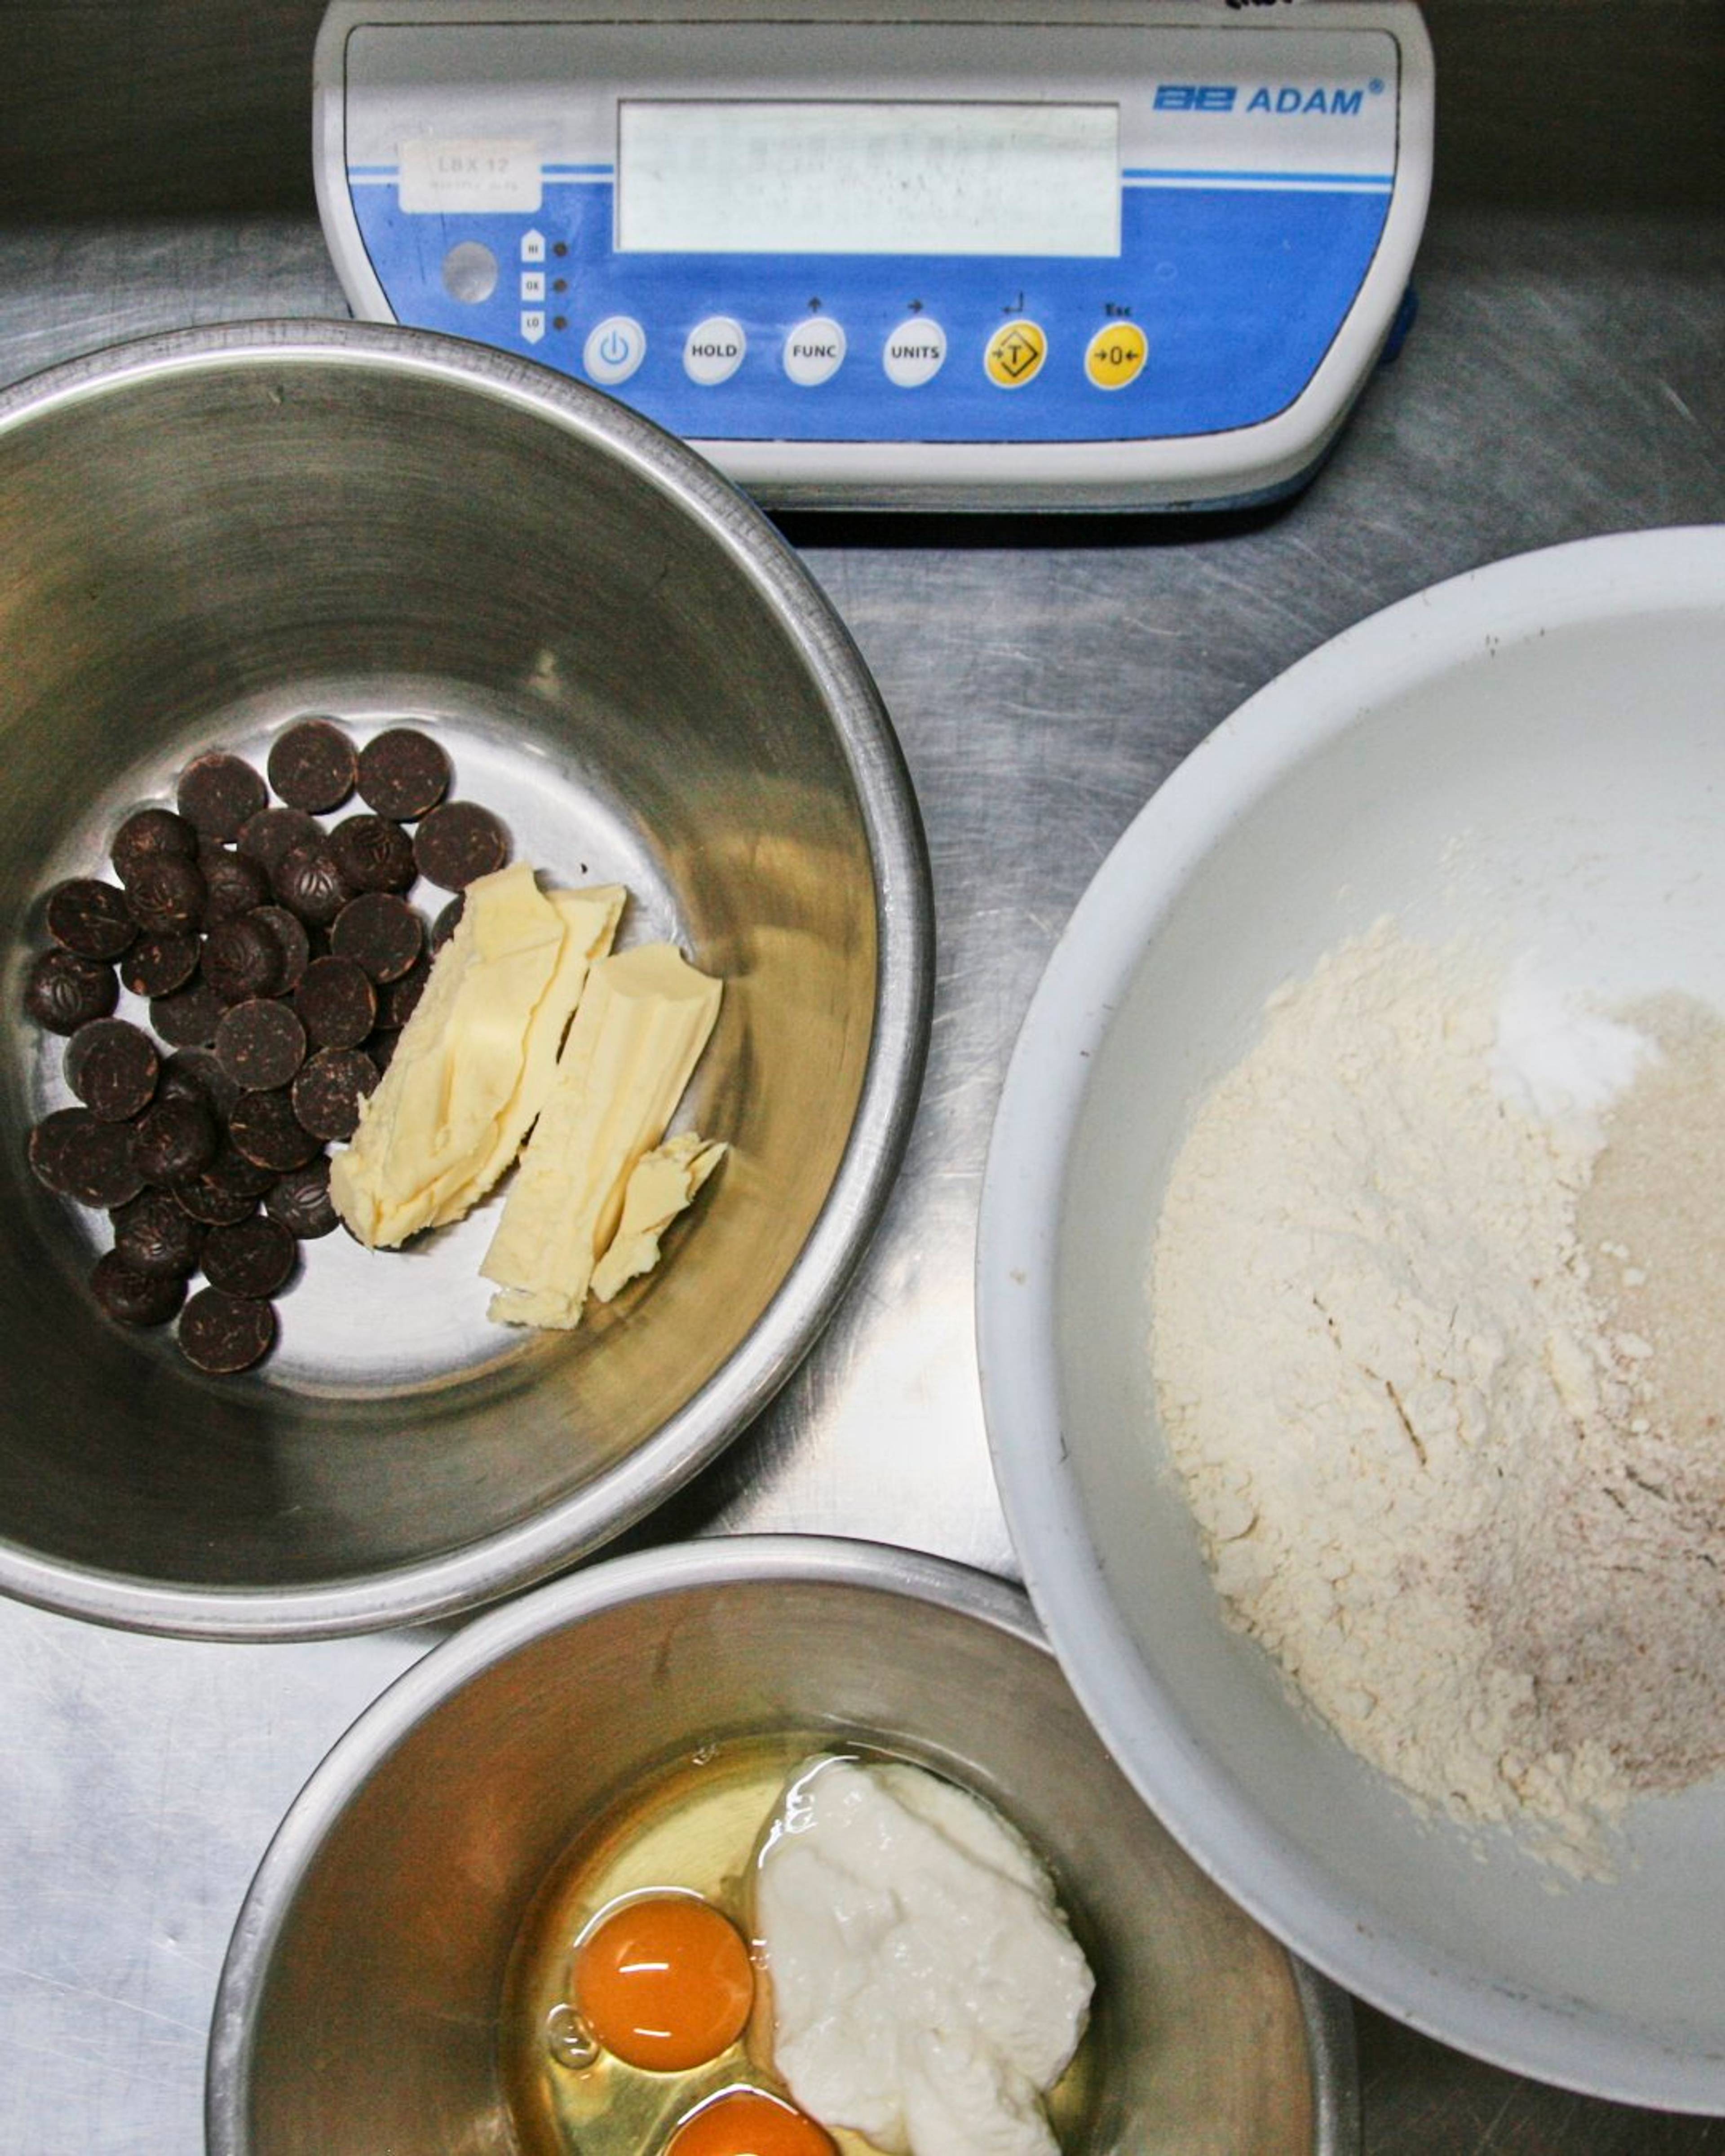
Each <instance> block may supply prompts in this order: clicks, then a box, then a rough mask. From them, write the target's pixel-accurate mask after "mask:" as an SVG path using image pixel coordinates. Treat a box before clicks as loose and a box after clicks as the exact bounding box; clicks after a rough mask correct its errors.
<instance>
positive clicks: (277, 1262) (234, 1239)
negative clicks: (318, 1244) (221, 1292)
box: [202, 1213, 299, 1301]
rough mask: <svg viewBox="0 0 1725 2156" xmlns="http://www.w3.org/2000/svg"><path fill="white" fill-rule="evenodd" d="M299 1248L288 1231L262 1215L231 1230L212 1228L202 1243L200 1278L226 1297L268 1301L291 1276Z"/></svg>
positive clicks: (243, 1221)
mask: <svg viewBox="0 0 1725 2156" xmlns="http://www.w3.org/2000/svg"><path fill="white" fill-rule="evenodd" d="M298 1257H299V1245H297V1244H296V1243H295V1240H294V1236H293V1231H292V1229H289V1228H285V1227H284V1226H283V1225H282V1224H281V1222H280V1220H271V1219H269V1218H268V1217H267V1216H266V1215H265V1214H262V1213H254V1214H253V1215H252V1216H251V1218H250V1219H249V1220H242V1221H240V1222H239V1223H238V1224H237V1225H235V1226H234V1227H232V1228H212V1229H210V1231H209V1234H208V1235H207V1236H206V1237H205V1239H204V1245H203V1260H202V1265H203V1276H204V1278H205V1279H206V1280H207V1281H208V1282H209V1284H210V1286H212V1287H219V1288H224V1289H226V1291H227V1292H228V1294H229V1295H244V1296H254V1297H257V1298H258V1299H259V1300H260V1301H261V1300H267V1299H268V1297H270V1296H272V1295H275V1294H278V1293H280V1291H281V1289H283V1288H284V1287H285V1286H287V1283H288V1281H289V1280H290V1278H291V1277H292V1276H293V1270H294V1266H295V1262H296V1260H297V1259H298Z"/></svg>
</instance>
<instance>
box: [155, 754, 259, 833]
mask: <svg viewBox="0 0 1725 2156" xmlns="http://www.w3.org/2000/svg"><path fill="white" fill-rule="evenodd" d="M269 799H270V789H269V788H268V787H267V786H265V785H264V782H263V780H262V779H261V778H259V776H258V774H257V773H256V772H255V771H254V770H253V769H252V767H251V766H250V765H249V763H247V762H245V761H244V759H243V758H242V757H237V756H229V755H228V753H227V752H226V751H225V750H223V749H210V750H208V751H207V752H206V753H205V754H203V756H199V757H193V760H192V761H191V762H190V763H188V764H187V766H186V768H185V769H184V770H183V771H182V773H180V784H179V793H178V800H179V804H180V814H182V816H183V817H184V818H185V819H187V822H188V823H190V824H196V825H197V827H198V834H199V835H200V836H201V837H203V838H206V839H237V838H238V837H239V834H240V832H241V831H242V830H243V829H244V827H245V825H246V824H248V823H249V821H250V819H252V818H253V817H254V816H255V815H256V814H257V813H258V811H259V809H260V808H264V807H265V806H267V804H268V803H269Z"/></svg>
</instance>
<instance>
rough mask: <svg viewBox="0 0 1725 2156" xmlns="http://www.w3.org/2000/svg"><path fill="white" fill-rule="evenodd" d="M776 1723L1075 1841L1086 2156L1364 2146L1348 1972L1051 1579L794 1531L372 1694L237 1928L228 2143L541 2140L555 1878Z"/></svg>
mask: <svg viewBox="0 0 1725 2156" xmlns="http://www.w3.org/2000/svg"><path fill="white" fill-rule="evenodd" d="M764 1732H809V1733H810V1734H811V1735H816V1734H818V1735H819V1737H820V1738H822V1739H823V1740H824V1741H828V1742H834V1743H844V1742H846V1741H849V1742H851V1743H874V1744H877V1745H880V1746H882V1747H884V1748H888V1749H891V1750H893V1751H900V1752H904V1753H909V1754H910V1755H911V1756H913V1757H915V1758H919V1759H921V1760H922V1762H923V1763H926V1764H927V1765H929V1766H931V1767H932V1768H936V1769H937V1770H938V1771H944V1772H946V1773H947V1774H951V1775H952V1776H953V1777H954V1778H955V1779H957V1780H959V1781H961V1782H963V1783H964V1784H968V1786H969V1787H970V1788H972V1789H975V1790H977V1791H978V1792H979V1793H980V1794H983V1796H985V1797H987V1798H988V1799H991V1800H992V1801H993V1803H995V1804H998V1805H999V1807H1000V1809H1002V1810H1003V1811H1004V1813H1005V1814H1006V1815H1008V1816H1009V1818H1011V1819H1012V1820H1014V1821H1015V1822H1016V1823H1017V1825H1019V1827H1020V1828H1021V1829H1022V1830H1024V1832H1025V1833H1026V1834H1027V1835H1029V1837H1030V1839H1031V1840H1032V1841H1033V1842H1034V1845H1036V1847H1037V1848H1038V1849H1039V1851H1040V1852H1041V1853H1042V1855H1043V1856H1044V1857H1045V1860H1046V1861H1049V1862H1050V1865H1051V1866H1052V1867H1053V1869H1054V1871H1055V1876H1056V1879H1057V1881H1058V1884H1059V1886H1060V1893H1061V1898H1062V1901H1063V1903H1064V1905H1065V1907H1066V1909H1067V1910H1068V1912H1069V1913H1070V1917H1071V1918H1072V1921H1073V1924H1074V1928H1075V1929H1076V1931H1077V1933H1078V1934H1079V1936H1080V1938H1081V1941H1082V1943H1083V1944H1084V1946H1085V1948H1086V1953H1088V1954H1089V1956H1090V1957H1091V1961H1092V1963H1093V1966H1094V1968H1095V1969H1096V1979H1097V1987H1096V2007H1095V2011H1096V2017H1097V2026H1096V2037H1097V2041H1098V2046H1099V2060H1100V2073H1099V2077H1098V2084H1097V2092H1096V2097H1095V2101H1094V2102H1093V2103H1092V2105H1091V2109H1090V2115H1089V2117H1088V2118H1087V2119H1086V2123H1085V2127H1084V2130H1083V2135H1082V2138H1081V2141H1078V2142H1076V2143H1074V2144H1073V2145H1072V2146H1071V2147H1070V2148H1069V2149H1068V2151H1067V2156H1296V2152H1307V2151H1318V2152H1322V2156H1346V2152H1351V2151H1353V2150H1356V2149H1357V2148H1358V2145H1359V2143H1358V2100H1357V2090H1356V2087H1355V2080H1354V2066H1353V2025H1352V2019H1351V2010H1350V2009H1349V2008H1348V2005H1347V2003H1346V2001H1345V1999H1344V1998H1343V1996H1342V1994H1338V1993H1336V1992H1334V1991H1332V1989H1330V1988H1329V1987H1328V1986H1327V1985H1326V1984H1322V1982H1321V1981H1320V1980H1319V1979H1316V1978H1314V1977H1313V1976H1312V1974H1311V1973H1310V1972H1309V1971H1307V1970H1305V1969H1302V1968H1301V1966H1300V1965H1299V1964H1297V1963H1295V1962H1293V1961H1292V1960H1291V1958H1289V1956H1288V1955H1287V1954H1286V1952H1285V1951H1284V1950H1283V1949H1282V1948H1281V1947H1279V1946H1277V1945H1276V1943H1274V1942H1273V1941H1272V1940H1271V1938H1269V1937H1268V1935H1267V1934H1266V1933H1263V1932H1261V1931H1260V1930H1259V1929H1258V1928H1257V1927H1256V1926H1255V1924H1254V1923H1253V1922H1251V1921H1250V1918H1248V1917H1245V1916H1244V1915H1242V1914H1241V1912H1240V1910H1239V1909H1238V1908H1236V1907H1235V1905H1234V1904H1233V1903H1232V1902H1230V1901H1228V1900H1227V1899H1226V1897H1224V1895H1223V1894H1222V1893H1221V1892H1220V1891H1219V1889H1218V1888H1217V1887H1215V1886H1214V1885H1212V1883H1211V1882H1210V1881H1209V1879H1207V1878H1206V1877H1205V1876H1204V1874H1203V1873H1202V1872H1201V1871H1199V1870H1198V1868H1197V1866H1195V1865H1194V1864H1193V1863H1192V1862H1191V1861H1189V1859H1188V1858H1187V1857H1186V1856H1184V1855H1183V1853H1182V1852H1181V1851H1180V1850H1179V1848H1178V1845H1176V1844H1175V1843H1174V1842H1173V1840H1171V1839H1170V1837H1169V1836H1168V1835H1167V1834H1166V1833H1165V1832H1164V1831H1163V1829H1162V1828H1161V1827H1160V1826H1159V1825H1158V1824H1157V1822H1156V1820H1155V1819H1154V1818H1153V1816H1152V1815H1151V1814H1150V1813H1149V1812H1148V1811H1147V1810H1146V1809H1144V1807H1143V1805H1142V1804H1141V1803H1140V1802H1139V1801H1138V1799H1137V1797H1136V1796H1135V1795H1134V1794H1132V1789H1131V1788H1130V1786H1129V1785H1128V1784H1127V1781H1126V1780H1125V1779H1124V1777H1123V1776H1122V1774H1120V1773H1119V1771H1118V1770H1117V1768H1115V1766H1114V1765H1113V1763H1112V1762H1111V1760H1110V1759H1109V1758H1108V1755H1107V1753H1106V1752H1105V1751H1104V1750H1103V1749H1102V1748H1101V1744H1100V1743H1098V1742H1097V1740H1096V1736H1095V1735H1094V1733H1093V1732H1092V1731H1091V1727H1090V1726H1089V1724H1088V1723H1087V1722H1086V1720H1085V1718H1084V1716H1083V1714H1082V1713H1081V1711H1080V1709H1079V1707H1078V1706H1077V1703H1076V1701H1075V1700H1074V1698H1073V1697H1072V1695H1071V1693H1070V1691H1069V1690H1068V1689H1067V1687H1066V1685H1065V1680H1064V1679H1063V1678H1062V1677H1061V1676H1060V1671H1059V1668H1058V1666H1056V1664H1055V1661H1054V1659H1053V1657H1052V1656H1051V1655H1050V1653H1049V1652H1048V1650H1047V1649H1046V1648H1045V1645H1044V1644H1043V1642H1042V1640H1041V1636H1040V1634H1039V1633H1038V1632H1037V1630H1036V1629H1035V1625H1034V1620H1033V1619H1032V1617H1031V1616H1030V1614H1029V1605H1028V1604H1026V1603H1025V1601H1024V1599H1023V1597H1022V1596H1021V1595H1019V1594H1017V1593H1016V1592H1015V1591H1014V1589H1010V1588H1009V1587H1007V1586H1005V1585H1004V1584H1002V1583H1001V1582H1000V1581H999V1580H995V1579H991V1578H988V1577H987V1576H986V1575H984V1574H983V1573H974V1572H971V1571H968V1570H967V1569H965V1568H962V1567H959V1566H957V1565H953V1564H949V1563H944V1562H942V1561H940V1560H937V1559H935V1558H926V1557H918V1556H913V1555H911V1553H908V1552H906V1551H901V1550H890V1549H884V1548H878V1547H875V1546H873V1545H870V1544H867V1543H845V1542H833V1541H823V1540H816V1539H811V1538H804V1537H796V1536H777V1537H774V1536H765V1537H738V1538H735V1539H731V1540H724V1539H721V1540H716V1541H713V1542H709V1543H696V1544H686V1545H684V1546H681V1547H680V1548H670V1549H665V1550H660V1551H655V1552H651V1553H647V1554H645V1555H641V1556H632V1557H624V1558H614V1559H612V1560H610V1561H608V1562H607V1563H603V1564H599V1565H597V1566H594V1567H593V1568H589V1569H588V1570H587V1571H585V1572H583V1573H578V1574H577V1575H575V1576H573V1577H572V1578H567V1579H563V1580H559V1581H557V1582H555V1583H553V1584H552V1585H550V1586H548V1587H544V1588H542V1589H539V1590H538V1591H537V1592H536V1593H535V1594H531V1595H529V1596H526V1597H525V1598H523V1599H521V1601H519V1602H517V1603H515V1604H511V1606H509V1607H508V1608H506V1609H501V1610H496V1611H494V1612H492V1613H490V1614H488V1615H486V1616H484V1617H481V1618H479V1619H476V1620H474V1621H473V1622H472V1623H471V1624H470V1625H468V1626H466V1627H465V1629H464V1630H463V1631H462V1632H461V1633H460V1634H459V1635H458V1636H456V1637H455V1638H454V1639H452V1640H449V1642H448V1644H447V1645H444V1646H441V1647H439V1648H438V1649H437V1650H435V1651H434V1653H433V1654H431V1655H429V1656H428V1657H427V1658H426V1660H425V1661H423V1662H421V1663H420V1664H419V1665H418V1666H417V1667H416V1668H414V1669H413V1670H411V1671H409V1672H408V1675H407V1676H404V1677H403V1678H402V1679H400V1681H398V1683H396V1684H395V1685H394V1686H392V1687H391V1689H390V1690H389V1691H387V1692H385V1693H384V1694H383V1696H382V1698H381V1699H379V1700H378V1701H377V1703H376V1704H375V1705H374V1706H373V1707H371V1708H369V1709H368V1710H367V1712H366V1713H365V1714H364V1715H362V1717H360V1719H359V1720H358V1721H357V1722H356V1723H355V1724H354V1726H353V1727H352V1729H351V1730H350V1731H349V1732H347V1735H346V1736H345V1737H343V1738H341V1741H340V1743H337V1744H336V1747H335V1748H334V1749H333V1750H332V1751H331V1753H330V1754H329V1756H328V1758H326V1760H325V1761H324V1763H323V1764H322V1765H321V1767H320V1768H318V1770H317V1772H316V1774H315V1775H314V1776H313V1777H312V1779H311V1781H310V1782H309V1783H308V1784H306V1786H305V1789H304V1791H303V1792H302V1793H301V1794H300V1797H299V1798H298V1799H297V1800H296V1801H295V1804H294V1806H293V1808H292V1809H291V1810H290V1812H289V1814H288V1815H287V1818H286V1820H285V1822H284V1824H283V1825H282V1827H281V1829H280V1832H279V1834H278V1835H277V1836H276V1839H275V1842H274V1843H273V1844H272V1845H271V1847H270V1851H269V1853H268V1854H267V1856H265V1858H264V1862H263V1864H262V1866H261V1867H260V1868H259V1872H258V1875H257V1877H256V1878H255V1880H254V1882H253V1885H252V1887H251V1891H250V1892H249V1895H248V1897H247V1899H246V1902H245V1904H244V1908H243V1909H242V1911H241V1912H240V1916H239V1922H238V1923H237V1925H236V1927H235V1929H234V1938H233V1942H232V1944H231V1946H230V1948H229V1949H228V1961H227V1965H226V1968H225V1969H224V1970H223V1976H222V1981H221V1985H220V1988H219V1991H218V1996H217V2000H216V2007H215V2015H214V2020H213V2028H212V2032H211V2042H210V2055H209V2072H208V2090H207V2097H208V2102H207V2123H208V2146H209V2149H210V2152H211V2156H290V2152H291V2156H300V2152H302V2151H305V2150H308V2149H316V2150H317V2151H318V2156H376V2152H377V2151H378V2150H381V2149H386V2148H399V2149H413V2150H429V2149H450V2150H454V2149H459V2150H460V2151H462V2152H463V2156H515V2153H516V2149H517V2148H518V2147H519V2146H520V2145H521V2144H520V2143H518V2141H517V2140H516V2138H515V2136H514V2133H513V2131H512V2128H511V2117H510V2112H509V2108H508V2106H507V2103H506V2097H505V2093H504V2089H503V2086H502V2084H501V2081H500V2075H499V2046H500V2018H499V2016H500V2005H501V1998H502V1994H503V1987H504V1979H505V1974H506V1965H507V1963H508V1959H509V1955H510V1951H511V1945H512V1943H513V1942H514V1941H515V1939H516V1934H517V1933H518V1931H519V1929H520V1927H521V1922H522V1920H523V1918H524V1917H525V1916H526V1912H527V1910H528V1907H529V1905H530V1903H531V1901H532V1899H533V1897H534V1895H535V1893H536V1891H537V1890H538V1888H539V1887H540V1886H542V1883H543V1882H544V1881H545V1879H546V1877H547V1874H548V1873H550V1872H551V1871H552V1869H553V1867H554V1866H556V1865H557V1861H558V1859H559V1857H560V1856H562V1854H563V1852H564V1851H566V1850H567V1848H568V1846H569V1845H570V1844H571V1842H572V1840H574V1838H575V1837H576V1836H577V1835H578V1834H579V1833H580V1832H581V1831H582V1830H583V1828H584V1827H585V1826H587V1825H589V1824H590V1823H591V1822H592V1821H593V1820H595V1819H596V1818H597V1817H598V1815H599V1814H601V1813H602V1812H603V1811H604V1810H605V1809H607V1808H608V1806H609V1805H610V1804H612V1803H614V1801H615V1800H616V1799H617V1798H618V1797H619V1794H622V1793H623V1792H624V1791H626V1790H627V1789H629V1787H630V1786H631V1785H632V1784H635V1783H637V1782H638V1781H639V1780H640V1779H641V1778H642V1777H644V1776H645V1775H649V1774H655V1773H657V1772H659V1771H661V1770H663V1769H664V1768H666V1767H667V1766H668V1765H669V1764H670V1763H674V1762H675V1761H677V1760H679V1759H686V1758H689V1757H690V1755H691V1754H693V1753H697V1752H698V1751H699V1750H700V1748H702V1747H706V1746H711V1745H722V1744H723V1743H726V1741H727V1740H731V1739H735V1738H744V1737H747V1736H750V1735H759V1734H762V1733H764Z"/></svg>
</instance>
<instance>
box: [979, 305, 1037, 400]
mask: <svg viewBox="0 0 1725 2156" xmlns="http://www.w3.org/2000/svg"><path fill="white" fill-rule="evenodd" d="M1047 357H1048V339H1047V338H1046V337H1045V336H1044V335H1043V332H1042V330H1041V327H1040V325H1039V324H1038V323H1035V322H1026V321H1017V322H1004V323H1003V324H1002V325H1001V326H1000V327H999V329H998V330H996V331H995V332H994V334H993V336H991V337H990V338H989V339H988V349H987V350H986V351H985V352H983V367H985V368H986V369H987V371H988V379H989V381H990V382H998V383H999V386H1000V388H1003V389H1022V388H1024V384H1025V383H1026V382H1030V381H1034V378H1035V377H1036V376H1037V375H1039V374H1040V372H1042V362H1043V361H1044V360H1045V359H1046V358H1047Z"/></svg>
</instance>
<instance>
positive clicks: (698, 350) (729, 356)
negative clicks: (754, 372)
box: [683, 315, 749, 389]
mask: <svg viewBox="0 0 1725 2156" xmlns="http://www.w3.org/2000/svg"><path fill="white" fill-rule="evenodd" d="M748 348H749V341H748V339H747V337H746V336H744V335H743V333H742V323H741V322H736V321H732V319H731V317H730V316H729V315H709V316H707V318H706V321H704V322H697V323H696V325H695V326H694V328H693V329H692V330H691V331H690V332H689V334H688V336H687V337H686V338H685V341H684V344H683V372H684V373H685V374H686V375H687V376H688V377H689V379H690V380H691V382H700V383H701V386H702V387H703V388H709V389H710V388H711V387H712V386H713V384H714V383H715V382H728V381H729V380H730V379H731V377H732V375H733V374H735V373H736V372H737V368H738V367H741V366H742V356H743V354H744V353H745V352H747V350H748Z"/></svg>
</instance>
